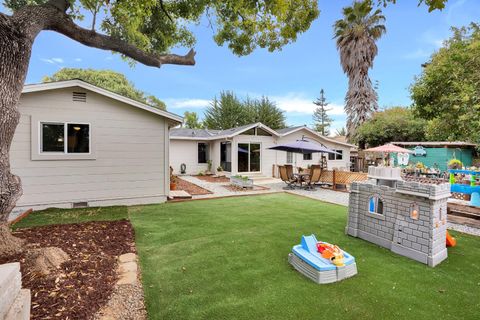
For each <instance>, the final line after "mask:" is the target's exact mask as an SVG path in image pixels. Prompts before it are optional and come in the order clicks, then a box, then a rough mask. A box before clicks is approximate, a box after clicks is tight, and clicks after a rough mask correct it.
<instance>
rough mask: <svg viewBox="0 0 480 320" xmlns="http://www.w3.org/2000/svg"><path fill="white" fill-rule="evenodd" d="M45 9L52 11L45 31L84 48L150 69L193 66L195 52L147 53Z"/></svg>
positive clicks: (64, 15) (51, 8)
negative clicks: (118, 55)
mask: <svg viewBox="0 0 480 320" xmlns="http://www.w3.org/2000/svg"><path fill="white" fill-rule="evenodd" d="M46 8H49V9H50V10H51V11H52V12H51V15H50V16H49V20H50V21H49V23H48V24H47V25H46V26H45V29H46V30H53V31H56V32H58V33H61V34H63V35H65V36H67V37H69V38H71V39H73V40H75V41H78V42H80V43H82V44H84V45H86V46H89V47H94V48H98V49H103V50H111V51H115V52H118V53H121V54H124V55H125V56H127V57H129V58H132V59H133V60H135V61H138V62H140V63H142V64H144V65H147V66H152V67H161V66H162V64H176V65H194V64H195V51H194V50H193V49H191V50H190V51H189V52H188V53H187V54H186V55H184V56H181V55H177V54H154V53H147V52H145V51H143V50H140V49H139V48H137V47H135V46H134V45H131V44H129V43H127V42H125V41H123V40H120V39H115V38H113V37H111V36H107V35H103V34H100V33H97V32H95V31H93V30H88V29H84V28H82V27H80V26H78V25H77V24H75V23H74V22H73V21H72V19H71V18H70V17H69V16H68V15H67V14H66V13H65V12H62V11H61V10H59V9H58V7H55V8H54V7H52V6H51V5H50V6H49V5H47V6H46Z"/></svg>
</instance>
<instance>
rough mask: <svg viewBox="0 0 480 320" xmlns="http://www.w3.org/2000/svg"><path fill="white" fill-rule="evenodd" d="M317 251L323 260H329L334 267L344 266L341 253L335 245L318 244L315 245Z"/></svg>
mask: <svg viewBox="0 0 480 320" xmlns="http://www.w3.org/2000/svg"><path fill="white" fill-rule="evenodd" d="M317 249H318V252H319V253H320V254H321V255H322V257H323V258H325V259H328V260H330V261H331V262H332V263H333V264H334V265H335V266H337V267H342V266H344V265H345V263H344V262H343V251H342V250H341V249H340V248H339V247H338V246H337V245H333V244H330V243H324V242H319V243H317Z"/></svg>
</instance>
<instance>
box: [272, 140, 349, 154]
mask: <svg viewBox="0 0 480 320" xmlns="http://www.w3.org/2000/svg"><path fill="white" fill-rule="evenodd" d="M268 149H270V150H279V151H287V152H293V153H301V154H309V153H331V154H340V153H338V152H336V151H335V150H332V149H329V148H327V147H325V146H323V145H321V144H319V143H316V142H313V141H308V140H305V139H301V140H297V141H295V142H289V143H284V144H279V145H276V146H275V147H271V148H268Z"/></svg>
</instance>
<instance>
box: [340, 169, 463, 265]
mask: <svg viewBox="0 0 480 320" xmlns="http://www.w3.org/2000/svg"><path fill="white" fill-rule="evenodd" d="M368 175H369V180H367V181H363V182H354V183H352V185H351V192H350V203H349V212H348V224H347V226H346V228H345V232H346V233H347V234H349V235H351V236H354V237H358V238H362V239H364V240H367V241H370V242H373V243H375V244H377V245H380V246H382V247H385V248H388V249H390V250H391V251H393V252H395V253H397V254H400V255H403V256H406V257H409V258H411V259H414V260H417V261H419V262H422V263H425V264H427V265H429V266H431V267H434V266H436V265H437V264H439V263H441V262H442V261H443V260H445V259H446V258H447V247H446V245H447V240H448V241H450V244H451V245H454V244H455V243H454V242H455V239H453V238H452V237H450V235H448V236H449V239H447V199H448V198H449V197H450V184H449V183H439V184H427V183H419V182H414V181H403V180H402V179H401V177H400V168H390V167H370V168H369V170H368Z"/></svg>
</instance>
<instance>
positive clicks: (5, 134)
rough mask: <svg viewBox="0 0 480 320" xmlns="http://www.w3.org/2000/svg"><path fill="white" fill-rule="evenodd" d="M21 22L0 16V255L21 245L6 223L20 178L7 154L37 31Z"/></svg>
mask: <svg viewBox="0 0 480 320" xmlns="http://www.w3.org/2000/svg"><path fill="white" fill-rule="evenodd" d="M22 22H23V23H18V21H16V20H15V19H14V17H8V16H6V15H3V14H2V15H0V255H6V254H12V253H15V252H17V251H18V250H19V248H20V247H21V241H20V239H17V238H15V237H13V236H12V235H11V233H10V229H9V228H8V227H7V226H6V222H7V221H8V216H9V215H10V212H11V211H12V210H13V208H14V207H15V204H16V202H17V200H18V199H19V198H20V197H21V195H22V186H21V181H20V178H19V177H18V176H16V175H14V174H13V173H12V172H11V168H10V156H9V153H10V146H11V144H12V140H13V135H14V133H15V129H16V128H17V125H18V122H19V120H20V112H19V110H18V102H19V100H20V95H21V93H22V89H23V85H24V82H25V77H26V74H27V70H28V62H29V60H30V54H31V50H32V44H33V39H34V38H35V37H36V34H37V33H35V32H33V34H32V33H31V31H32V30H33V29H32V28H31V24H30V26H27V25H25V21H22ZM30 23H31V22H30ZM24 30H26V31H30V34H29V33H28V32H24Z"/></svg>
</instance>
